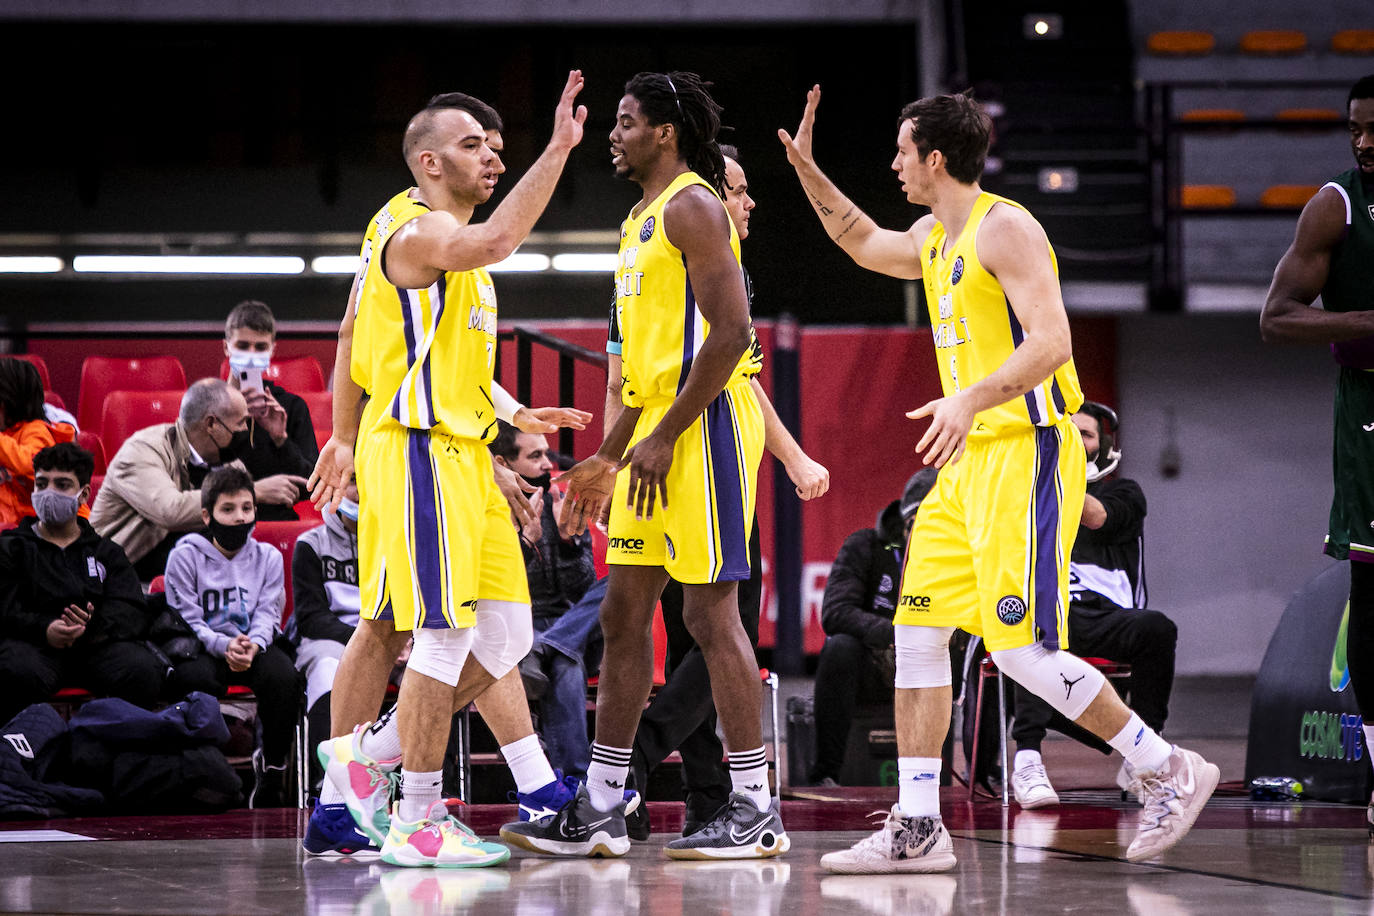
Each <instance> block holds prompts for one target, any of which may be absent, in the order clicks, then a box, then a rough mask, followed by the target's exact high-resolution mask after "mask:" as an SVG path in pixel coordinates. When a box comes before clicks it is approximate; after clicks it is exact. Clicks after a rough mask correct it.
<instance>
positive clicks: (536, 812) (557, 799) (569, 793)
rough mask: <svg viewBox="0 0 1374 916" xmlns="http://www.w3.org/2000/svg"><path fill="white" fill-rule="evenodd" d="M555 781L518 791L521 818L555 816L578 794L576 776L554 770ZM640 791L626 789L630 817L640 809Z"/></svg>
mask: <svg viewBox="0 0 1374 916" xmlns="http://www.w3.org/2000/svg"><path fill="white" fill-rule="evenodd" d="M553 777H554V778H553V782H551V783H548V784H547V785H543V786H540V787H539V788H537V789H535V790H534V791H533V792H516V793H515V798H514V801H516V802H517V803H518V804H519V805H520V820H522V821H542V820H543V819H544V818H546V817H553V816H554V815H555V814H557V813H558V812H559V810H560V809H562V807H563V806H564V805H566V804H567V803H568V802H570V801H572V800H573V798H574V796H576V795H577V787H578V786H579V785H581V782H582V781H581V780H580V779H578V778H577V777H576V776H564V775H563V771H562V770H554V771H553ZM639 802H640V797H639V793H638V792H636V791H635V790H634V789H626V790H625V816H626V817H629V816H630V815H631V814H634V812H635V811H637V810H638V809H639Z"/></svg>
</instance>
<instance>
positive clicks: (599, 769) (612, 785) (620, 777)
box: [587, 741, 630, 813]
mask: <svg viewBox="0 0 1374 916" xmlns="http://www.w3.org/2000/svg"><path fill="white" fill-rule="evenodd" d="M629 773H630V748H628V747H607V746H606V745H604V744H597V743H596V742H594V741H593V742H592V765H591V766H589V767H587V793H588V794H589V795H590V796H591V800H592V807H593V808H595V809H596V810H598V811H601V812H603V813H604V812H606V811H610V810H611V809H612V808H614V807H615V806H616V805H618V804H620V803H621V802H623V801H625V779H626V777H627V776H628V775H629Z"/></svg>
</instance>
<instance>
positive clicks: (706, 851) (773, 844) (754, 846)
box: [663, 792, 792, 859]
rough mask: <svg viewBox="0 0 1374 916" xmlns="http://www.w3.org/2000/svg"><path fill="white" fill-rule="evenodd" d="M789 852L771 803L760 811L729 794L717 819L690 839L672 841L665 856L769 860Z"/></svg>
mask: <svg viewBox="0 0 1374 916" xmlns="http://www.w3.org/2000/svg"><path fill="white" fill-rule="evenodd" d="M791 848H792V841H791V840H790V839H789V838H788V836H787V832H786V831H785V830H784V829H783V826H782V818H781V817H780V816H779V815H778V802H777V799H774V800H773V802H772V803H771V804H769V806H768V810H767V811H760V810H759V809H758V808H756V807H755V806H754V803H753V802H752V801H750V800H749V799H747V798H745V797H744V796H743V795H740V794H739V793H738V792H731V793H730V800H729V801H727V802H726V803H725V805H724V807H722V808H721V809H720V810H719V811H717V812H716V816H715V817H713V818H711V820H710V821H708V822H707V823H706V824H705V825H703V826H702V828H701V829H700V830H698V831H697V832H696V833H693V834H692V835H691V836H684V837H680V838H679V839H676V840H673V841H672V842H670V843H669V844H668V845H667V846H666V847H664V850H663V851H664V852H666V853H667V854H668V858H670V859H771V858H772V857H773V856H780V855H782V854H783V853H785V852H787V850H789V849H791Z"/></svg>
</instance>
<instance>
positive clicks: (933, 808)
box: [897, 757, 940, 817]
mask: <svg viewBox="0 0 1374 916" xmlns="http://www.w3.org/2000/svg"><path fill="white" fill-rule="evenodd" d="M897 807H898V808H899V809H901V812H902V815H903V816H904V817H939V816H940V758H939V757H898V758H897Z"/></svg>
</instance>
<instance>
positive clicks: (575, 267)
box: [553, 251, 620, 274]
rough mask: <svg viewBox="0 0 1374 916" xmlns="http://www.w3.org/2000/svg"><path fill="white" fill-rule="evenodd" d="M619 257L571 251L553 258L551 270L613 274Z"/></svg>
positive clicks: (600, 253)
mask: <svg viewBox="0 0 1374 916" xmlns="http://www.w3.org/2000/svg"><path fill="white" fill-rule="evenodd" d="M619 263H620V255H618V254H614V253H612V252H609V251H605V252H603V251H571V252H568V253H567V254H556V255H554V256H553V269H554V270H561V271H569V272H578V273H607V274H609V273H614V272H615V268H616V265H617V264H619Z"/></svg>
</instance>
